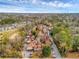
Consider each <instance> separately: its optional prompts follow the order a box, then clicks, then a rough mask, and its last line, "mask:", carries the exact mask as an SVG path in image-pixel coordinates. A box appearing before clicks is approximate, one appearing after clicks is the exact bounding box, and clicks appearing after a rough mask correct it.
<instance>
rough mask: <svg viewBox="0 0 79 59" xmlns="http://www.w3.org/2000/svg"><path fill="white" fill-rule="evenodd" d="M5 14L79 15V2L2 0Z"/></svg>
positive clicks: (0, 2)
mask: <svg viewBox="0 0 79 59" xmlns="http://www.w3.org/2000/svg"><path fill="white" fill-rule="evenodd" d="M0 12H4V13H6V12H7V13H79V0H0Z"/></svg>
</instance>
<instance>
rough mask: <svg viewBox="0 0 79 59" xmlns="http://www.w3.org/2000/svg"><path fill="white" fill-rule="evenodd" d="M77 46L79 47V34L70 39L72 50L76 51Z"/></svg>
mask: <svg viewBox="0 0 79 59" xmlns="http://www.w3.org/2000/svg"><path fill="white" fill-rule="evenodd" d="M78 47H79V36H76V37H74V39H73V41H72V49H73V51H78Z"/></svg>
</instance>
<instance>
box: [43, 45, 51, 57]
mask: <svg viewBox="0 0 79 59" xmlns="http://www.w3.org/2000/svg"><path fill="white" fill-rule="evenodd" d="M50 54H51V48H50V46H44V47H43V50H42V55H43V56H44V57H49V56H50Z"/></svg>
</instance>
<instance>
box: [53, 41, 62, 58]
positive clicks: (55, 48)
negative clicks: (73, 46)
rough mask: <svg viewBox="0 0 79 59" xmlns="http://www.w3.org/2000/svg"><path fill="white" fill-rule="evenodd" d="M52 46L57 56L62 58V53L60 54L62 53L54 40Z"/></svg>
mask: <svg viewBox="0 0 79 59" xmlns="http://www.w3.org/2000/svg"><path fill="white" fill-rule="evenodd" d="M52 48H53V51H54V55H55V56H56V58H61V55H60V53H59V51H58V48H57V46H56V45H55V43H54V42H53V45H52Z"/></svg>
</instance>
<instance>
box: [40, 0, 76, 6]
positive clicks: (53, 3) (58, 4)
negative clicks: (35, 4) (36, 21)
mask: <svg viewBox="0 0 79 59" xmlns="http://www.w3.org/2000/svg"><path fill="white" fill-rule="evenodd" d="M41 4H42V5H47V6H52V7H55V8H69V7H73V6H75V5H74V4H72V3H68V2H67V3H64V2H60V1H53V2H48V3H47V2H41Z"/></svg>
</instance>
